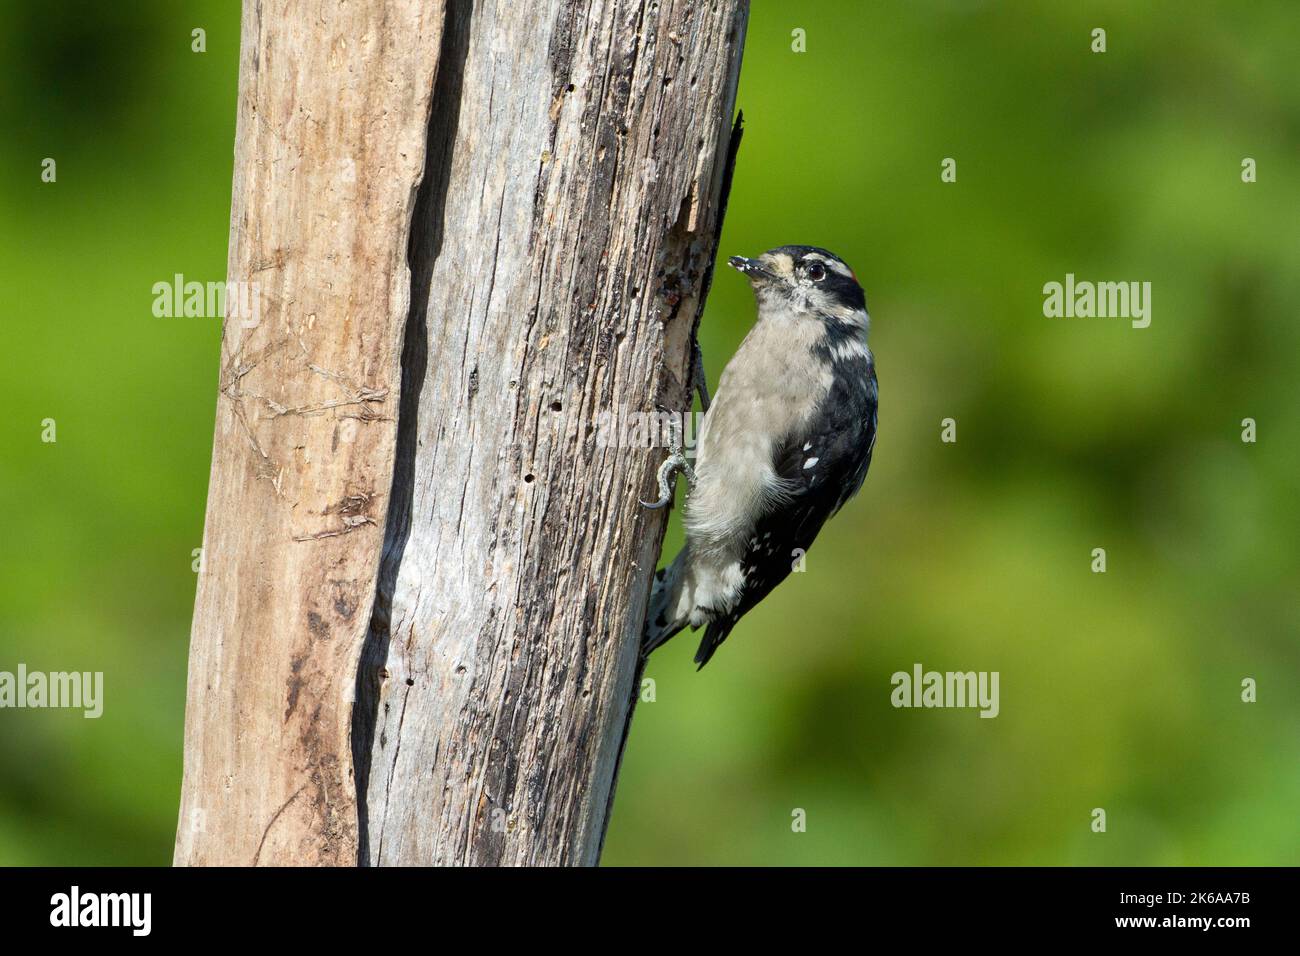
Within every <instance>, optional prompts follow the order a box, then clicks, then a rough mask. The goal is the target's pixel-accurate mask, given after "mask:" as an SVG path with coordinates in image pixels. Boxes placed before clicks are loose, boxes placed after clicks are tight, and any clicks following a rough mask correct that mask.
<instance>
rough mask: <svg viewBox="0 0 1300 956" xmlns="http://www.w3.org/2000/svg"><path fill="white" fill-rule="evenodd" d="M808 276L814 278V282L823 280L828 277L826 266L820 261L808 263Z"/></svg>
mask: <svg viewBox="0 0 1300 956" xmlns="http://www.w3.org/2000/svg"><path fill="white" fill-rule="evenodd" d="M808 278H809V279H812V280H813V282H821V281H822V279H825V278H826V267H825V266H823V265H822V264H821V263H820V262H810V263H808Z"/></svg>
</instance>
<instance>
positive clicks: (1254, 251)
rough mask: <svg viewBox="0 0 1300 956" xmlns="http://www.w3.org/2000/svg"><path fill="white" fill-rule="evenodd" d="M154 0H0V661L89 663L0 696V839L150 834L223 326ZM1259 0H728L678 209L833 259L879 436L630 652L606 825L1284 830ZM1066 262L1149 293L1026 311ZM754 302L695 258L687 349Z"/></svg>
mask: <svg viewBox="0 0 1300 956" xmlns="http://www.w3.org/2000/svg"><path fill="white" fill-rule="evenodd" d="M178 7H179V5H177V4H171V3H164V2H148V3H133V4H130V5H109V4H104V5H90V4H85V5H83V4H68V5H64V4H58V3H52V4H28V5H26V6H15V5H12V4H9V5H5V6H4V7H3V8H0V63H2V64H4V66H3V67H2V68H0V69H3V70H4V71H5V74H4V76H3V82H0V122H3V129H4V131H5V132H4V135H3V137H0V197H2V204H0V291H3V293H4V295H3V300H2V303H0V315H2V316H3V332H4V335H3V343H4V347H3V348H2V349H0V409H3V411H2V412H0V449H2V450H3V457H2V458H0V501H2V502H3V519H2V520H0V542H2V543H0V562H2V564H0V670H14V669H15V668H16V666H17V664H18V662H20V661H21V662H24V663H26V664H27V666H28V668H29V669H32V670H65V669H76V670H91V671H94V670H102V671H104V672H105V694H106V697H107V701H106V710H105V715H104V716H103V717H102V718H101V719H99V720H97V721H96V720H85V719H83V718H82V717H81V715H80V713H79V712H71V711H13V710H5V711H0V864H73V863H87V864H106V863H141V864H144V863H153V864H159V863H167V862H169V860H170V857H171V847H172V839H173V833H174V827H175V821H176V806H177V800H178V793H179V784H180V768H181V727H182V719H183V705H184V692H185V671H186V654H187V642H188V634H189V617H190V611H191V606H192V601H193V594H194V583H195V582H194V574H193V573H192V571H191V567H190V565H191V560H192V559H191V551H192V549H194V548H196V547H198V546H199V543H200V540H201V535H202V519H203V509H204V499H205V493H206V484H207V477H208V460H209V453H210V450H211V442H212V423H213V420H214V401H215V395H216V378H217V360H218V348H219V335H220V332H219V328H218V323H217V321H215V320H207V319H157V318H154V317H153V315H152V314H151V311H150V307H151V303H152V293H151V286H152V285H153V283H154V282H157V281H160V280H162V281H165V280H167V279H169V278H170V277H171V276H172V275H173V274H174V273H178V272H179V273H183V274H184V275H185V276H186V277H187V278H191V279H199V280H201V281H207V280H219V279H223V278H224V273H225V259H226V236H227V226H228V218H229V209H230V180H231V157H232V143H233V133H234V116H235V92H236V71H237V58H238V49H237V48H238V10H237V5H236V4H234V3H229V2H207V3H192V4H187V5H186V7H187V8H188V9H186V10H181V9H177V8H178ZM196 26H202V27H204V28H205V29H206V30H207V43H208V52H206V53H204V54H195V53H192V52H191V51H190V31H191V29H193V28H194V27H196ZM1098 26H1100V27H1105V28H1106V29H1107V31H1108V38H1107V39H1108V47H1109V49H1108V51H1107V52H1106V53H1104V54H1094V53H1092V52H1091V51H1090V44H1091V37H1090V31H1091V30H1092V28H1094V27H1098ZM1295 26H1296V16H1295V6H1294V4H1293V3H1291V2H1288V0H1278V2H1264V3H1252V4H1240V3H1226V2H1225V3H1214V4H1210V3H1205V4H1194V5H1193V4H1184V3H1174V2H1161V3H1153V4H1130V3H1120V2H1114V3H1080V4H1057V3H1050V4H1049V3H1045V2H1044V3H1034V4H1030V3H1014V2H1008V3H992V2H989V3H976V2H957V0H946V2H939V0H931V2H912V3H906V4H905V3H902V2H889V3H861V2H813V3H800V4H798V5H795V4H780V3H776V2H771V0H759V2H757V3H755V4H754V9H753V11H752V15H751V20H750V31H749V39H748V43H747V46H746V50H745V62H744V70H743V73H742V81H741V88H740V106H741V107H742V108H743V109H744V111H745V116H746V121H747V131H746V135H745V140H744V145H743V147H742V150H741V154H740V164H739V169H738V170H737V174H736V180H735V186H734V189H733V192H732V197H731V208H730V211H729V214H728V218H727V223H726V230H725V234H724V241H723V246H722V250H721V252H722V253H723V255H724V256H725V255H727V254H733V253H743V254H748V255H752V254H756V253H757V252H759V251H761V250H763V249H765V248H769V247H772V246H777V245H781V244H785V243H810V244H816V245H822V246H826V247H828V248H830V249H833V250H834V251H836V252H838V253H839V254H840V255H842V256H843V257H844V258H845V259H846V260H847V261H848V262H849V263H850V264H851V265H853V267H854V268H855V269H856V271H857V273H858V275H859V277H860V278H861V280H862V282H863V284H864V286H865V287H866V289H867V296H868V302H869V305H870V309H871V314H872V318H873V330H872V346H873V349H874V350H875V352H876V356H877V363H878V368H879V373H880V381H881V409H880V434H879V440H878V443H877V446H876V455H875V462H874V464H873V466H872V470H871V474H870V475H869V477H868V479H867V483H866V486H865V489H864V491H863V493H862V494H861V495H860V496H859V497H858V498H857V499H856V500H855V501H854V502H853V503H851V504H850V505H849V506H848V507H847V508H846V509H845V511H844V512H842V513H841V515H840V516H839V517H838V518H837V519H836V520H835V521H834V522H832V523H831V524H830V525H829V526H828V528H827V530H826V531H825V532H824V533H823V535H822V537H821V538H820V540H819V541H818V543H817V545H816V547H815V548H814V549H813V550H812V552H811V553H810V554H809V556H808V563H807V573H805V574H801V575H795V576H793V577H792V578H791V580H790V581H788V582H787V583H786V584H785V585H783V586H782V587H781V588H780V589H779V590H778V591H777V592H776V593H775V594H774V595H773V596H772V597H770V598H769V599H768V600H767V601H766V602H764V603H763V604H762V606H761V607H759V608H758V609H757V610H755V611H754V612H753V613H751V614H750V615H749V616H748V617H747V618H746V619H745V620H744V621H743V623H742V624H741V626H740V627H739V628H738V629H737V630H736V632H735V633H734V634H733V635H732V637H731V639H730V640H729V641H728V643H727V644H726V645H724V646H723V648H722V649H721V650H720V651H719V653H718V655H717V657H716V658H715V660H714V662H713V663H712V664H711V665H710V666H709V667H708V668H707V669H706V670H705V671H703V672H702V673H698V674H697V673H696V672H695V670H694V668H693V667H692V666H691V664H690V657H691V655H692V653H693V651H694V647H695V638H694V637H693V636H691V635H686V636H683V637H682V638H680V639H679V640H677V641H674V642H673V643H672V644H670V645H669V646H668V647H667V648H666V649H665V650H663V651H661V652H659V653H658V654H656V655H655V656H654V658H653V660H652V661H651V665H650V668H649V672H648V674H649V676H651V677H653V678H654V679H655V681H656V700H655V702H654V703H647V704H642V705H641V706H640V707H639V708H638V711H637V717H636V722H635V724H634V729H633V735H632V739H631V744H630V747H629V750H628V754H627V759H626V763H625V766H624V770H623V774H622V778H621V781H620V786H619V793H618V801H617V804H616V807H615V813H614V818H613V824H612V827H611V830H610V833H609V839H608V843H607V846H606V853H605V862H606V863H607V864H637V863H654V864H659V863H686V864H724V863H725V864H785V863H800V864H850V863H876V864H1121V865H1128V864H1156V865H1159V864H1248V863H1259V864H1284V863H1286V864H1296V863H1300V821H1298V814H1297V809H1298V808H1300V700H1297V696H1296V693H1295V691H1296V687H1297V686H1298V681H1297V677H1298V676H1300V674H1298V672H1300V653H1298V652H1297V641H1296V635H1297V633H1298V630H1300V613H1298V607H1297V596H1298V595H1300V548H1298V547H1297V541H1298V540H1300V496H1298V495H1297V475H1300V451H1298V449H1300V420H1298V419H1297V409H1298V408H1300V384H1298V383H1297V375H1296V371H1297V362H1296V359H1297V354H1298V352H1300V324H1298V323H1297V321H1296V319H1297V312H1298V308H1300V270H1297V268H1296V263H1297V261H1300V228H1298V224H1300V217H1298V216H1297V210H1300V185H1298V182H1297V176H1296V173H1297V163H1296V160H1297V155H1298V151H1300V82H1297V78H1296V72H1297V71H1296V61H1295V43H1294V37H1295V32H1294V31H1295ZM795 28H801V29H803V30H805V31H806V35H807V52H804V53H796V52H793V51H792V49H791V31H792V30H793V29H795ZM47 156H49V157H54V158H55V159H56V160H57V162H58V181H57V183H55V184H43V183H41V182H40V176H39V174H40V162H41V160H42V159H43V158H44V157H47ZM1247 156H1249V157H1253V158H1254V159H1255V160H1256V161H1257V163H1258V179H1259V181H1258V182H1257V183H1254V184H1245V183H1243V182H1242V181H1241V175H1240V173H1241V161H1242V159H1243V157H1247ZM944 157H953V158H955V159H956V160H957V182H956V183H952V184H944V183H941V182H940V178H939V172H940V161H941V160H942V159H943V158H944ZM1067 272H1073V273H1075V275H1076V276H1078V277H1079V278H1080V279H1092V280H1114V281H1120V280H1139V281H1150V282H1151V283H1152V285H1153V320H1152V324H1151V327H1150V328H1148V329H1144V330H1136V329H1132V328H1130V327H1129V324H1128V322H1127V321H1126V320H1123V319H1075V320H1067V319H1048V318H1045V317H1044V316H1043V314H1042V291H1041V290H1042V286H1043V284H1044V283H1045V282H1049V281H1053V280H1055V281H1061V280H1063V279H1064V276H1065V274H1066V273H1067ZM752 311H753V310H752V302H751V298H750V294H749V291H748V289H747V288H746V286H745V283H744V282H743V281H742V280H741V279H740V278H739V277H738V276H736V275H735V274H733V273H731V272H729V271H725V270H723V271H720V272H719V274H718V277H717V282H716V285H715V289H714V293H713V295H712V297H711V299H710V304H709V309H708V312H707V314H706V317H705V321H704V327H703V333H702V340H703V344H704V348H705V353H706V356H707V362H708V368H709V374H710V380H711V381H714V382H716V380H717V376H718V374H719V373H720V371H721V369H722V366H723V364H724V363H725V361H726V359H727V357H728V356H729V355H730V354H731V353H732V351H734V349H735V347H736V345H737V344H738V343H739V341H740V339H741V338H742V336H743V335H744V332H745V330H746V328H747V326H748V323H749V322H750V320H751V318H752ZM47 417H50V418H54V419H56V421H57V428H58V441H57V443H55V444H43V443H42V442H41V441H40V432H41V424H40V423H41V421H42V419H45V418H47ZM946 417H951V418H954V419H955V420H956V421H957V423H958V424H957V430H958V432H957V434H958V440H957V442H956V443H955V444H944V443H942V442H941V441H940V440H939V432H940V421H941V419H943V418H946ZM1246 417H1252V418H1254V419H1256V420H1257V422H1258V435H1259V440H1258V442H1257V443H1255V444H1245V443H1243V442H1242V441H1241V421H1242V419H1243V418H1246ZM679 542H680V534H679V532H678V531H677V529H676V526H675V525H674V529H673V531H672V533H671V535H670V539H669V544H668V547H667V550H669V551H671V550H674V549H675V548H676V546H677V544H678V543H679ZM1096 547H1104V548H1105V549H1106V550H1107V554H1108V571H1107V572H1106V573H1105V574H1094V573H1092V572H1091V571H1090V563H1091V551H1092V549H1093V548H1096ZM915 662H920V663H922V664H923V665H924V666H925V667H926V668H929V669H936V670H986V671H992V670H996V671H999V672H1000V674H1001V714H1000V716H998V717H997V718H996V719H994V720H981V719H979V718H978V717H977V716H976V713H975V712H974V711H972V710H896V709H894V708H892V707H891V706H890V703H889V693H890V690H891V688H890V682H889V678H890V675H891V674H892V673H893V672H895V671H898V670H910V669H911V667H912V665H913V664H914V663H915ZM1244 677H1253V678H1255V679H1256V680H1257V681H1258V684H1259V700H1258V702H1257V703H1253V704H1246V703H1243V702H1242V701H1241V699H1240V695H1241V681H1242V679H1243V678H1244ZM1094 807H1103V808H1105V809H1106V811H1107V814H1108V831H1107V832H1106V833H1105V834H1095V833H1093V832H1091V829H1090V822H1091V812H1092V809H1093V808H1094ZM796 809H802V810H804V811H806V814H807V831H806V832H804V833H795V832H792V828H791V820H792V816H791V815H792V812H793V811H794V810H796Z"/></svg>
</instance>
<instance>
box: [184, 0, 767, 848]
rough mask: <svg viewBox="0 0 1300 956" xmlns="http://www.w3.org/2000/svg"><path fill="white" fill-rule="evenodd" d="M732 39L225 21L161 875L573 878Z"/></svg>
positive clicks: (722, 138) (685, 29)
mask: <svg viewBox="0 0 1300 956" xmlns="http://www.w3.org/2000/svg"><path fill="white" fill-rule="evenodd" d="M746 14H747V7H746V5H745V3H744V2H743V0H725V2H718V3H712V4H700V3H690V2H686V0H677V2H665V0H596V2H591V3H587V2H576V0H516V2H510V3H505V2H501V3H497V4H489V3H486V2H484V0H446V2H445V4H443V3H435V2H430V0H386V2H379V0H375V2H372V3H359V4H358V3H349V4H335V3H331V2H325V0H319V2H314V3H291V2H289V0H262V2H261V3H249V4H246V7H245V12H244V24H243V53H242V58H241V78H240V108H239V110H240V111H239V127H238V134H237V142H236V175H235V188H234V208H233V210H232V230H231V253H230V277H231V278H232V279H244V278H249V277H252V278H256V279H257V280H258V281H260V282H261V284H262V293H263V299H264V308H263V314H262V319H261V323H260V324H259V325H258V326H256V327H255V328H252V329H243V328H241V327H237V326H236V323H228V327H227V330H226V335H225V339H224V341H223V351H222V379H221V388H222V391H221V399H220V401H219V407H218V422H217V437H216V441H215V446H214V452H213V471H212V481H211V488H210V491H209V503H208V517H207V529H206V532H205V557H206V568H205V570H204V572H203V573H202V575H201V577H200V585H199V592H198V596H197V599H196V607H195V621H194V630H193V635H192V648H191V660H190V687H189V701H188V710H187V719H186V766H185V782H184V786H183V794H182V808H181V820H180V827H179V829H178V835H177V849H176V860H177V862H178V863H302V864H317V863H325V864H348V863H354V862H358V861H359V862H362V863H372V864H408V863H453V864H516V863H537V864H581V863H593V862H595V861H596V859H597V856H598V854H599V848H600V842H601V837H602V834H603V831H604V826H605V821H606V814H607V811H608V807H609V804H610V798H611V794H612V786H613V780H614V776H615V771H616V766H617V761H618V756H619V752H620V747H621V743H622V740H623V735H624V731H625V729H626V725H627V721H628V719H629V716H630V701H631V699H632V685H633V683H634V679H635V673H636V658H637V647H638V644H639V639H640V630H641V624H642V618H643V615H644V608H645V601H646V598H647V595H648V591H649V582H650V575H651V574H652V572H653V570H654V567H655V563H656V559H657V557H658V554H659V549H660V544H661V541H662V535H663V529H664V521H665V518H664V514H663V513H662V512H649V511H646V510H644V509H642V508H641V507H640V506H639V505H638V504H637V498H638V497H643V498H644V497H653V488H654V482H653V474H654V471H655V468H656V466H657V465H658V462H659V460H660V459H661V458H662V452H661V451H652V450H647V449H618V448H598V447H597V445H596V421H597V416H598V415H599V413H600V412H601V411H603V410H614V409H616V408H617V407H618V406H620V405H623V406H627V407H628V408H631V409H635V410H652V409H654V408H655V407H656V406H657V405H664V406H667V407H672V408H684V407H687V405H688V396H687V384H686V382H687V379H688V367H689V361H690V347H689V345H690V339H691V333H692V330H693V326H694V324H695V322H696V321H697V318H698V314H699V306H700V304H701V299H702V296H703V294H704V288H705V284H706V279H707V274H708V270H709V268H710V265H711V263H712V261H713V255H714V242H715V239H716V232H717V227H718V225H719V219H720V211H719V208H718V207H719V194H720V186H721V180H722V174H723V167H724V165H725V162H724V161H725V154H726V145H727V133H728V129H729V125H730V119H731V115H732V111H733V108H734V99H735V90H736V82H737V77H738V72H739V67H740V53H741V47H742V43H743V37H744V28H745V20H746ZM426 120H427V125H426ZM421 170H423V177H421ZM417 185H418V187H419V188H418V191H417V189H416V187H417ZM407 265H409V279H408V271H407V269H406V268H405V266H407ZM403 343H404V345H403ZM354 693H355V695H356V704H355V706H351V700H352V698H353V695H354Z"/></svg>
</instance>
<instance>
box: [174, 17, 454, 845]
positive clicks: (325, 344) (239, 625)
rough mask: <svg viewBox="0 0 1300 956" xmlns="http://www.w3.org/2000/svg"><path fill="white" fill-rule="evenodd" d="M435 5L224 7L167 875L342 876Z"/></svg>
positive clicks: (352, 821) (388, 474)
mask: <svg viewBox="0 0 1300 956" xmlns="http://www.w3.org/2000/svg"><path fill="white" fill-rule="evenodd" d="M442 22H443V17H442V11H441V4H440V3H434V2H429V0H402V2H397V0H393V2H386V3H348V4H340V3H334V2H332V0H319V2H312V3H301V2H292V0H259V2H256V3H252V2H250V3H246V4H245V5H244V13H243V24H242V42H241V53H240V77H239V116H238V122H237V127H236V137H235V176H234V187H233V203H232V209H231V229H230V256H229V265H228V277H229V279H230V280H231V281H232V282H235V281H244V282H254V283H257V284H258V287H259V294H258V305H259V307H260V308H259V312H260V315H259V316H258V319H259V321H258V322H257V324H256V325H254V326H252V327H251V328H245V325H246V324H251V321H250V322H248V323H246V322H245V321H243V320H241V319H232V320H228V321H227V322H226V325H225V330H224V334H223V338H222V348H221V372H220V376H221V380H220V394H219V397H218V401H217V423H216V438H215V441H214V444H213V452H212V474H211V479H210V482H209V488H208V510H207V520H206V526H205V530H204V550H203V569H202V571H201V573H200V575H199V585H198V594H197V597H196V599H195V606H194V623H193V630H192V635H191V647H190V676H189V693H188V701H187V706H186V718H185V777H184V783H183V785H182V793H181V810H180V821H179V825H178V828H177V835H176V853H175V860H176V862H177V863H178V864H239V865H247V864H250V863H266V864H275V863H279V864H288V863H300V864H331V863H332V864H351V863H354V862H355V860H356V846H357V822H356V821H357V811H356V785H355V781H354V779H353V776H352V765H351V749H350V748H351V744H350V733H351V716H352V706H351V701H352V698H353V690H354V687H355V674H356V669H357V661H358V659H359V657H360V651H361V647H362V644H363V641H364V639H365V635H366V631H367V628H368V625H369V618H370V609H371V607H372V605H373V603H374V590H375V580H376V575H377V572H378V568H379V557H380V542H381V540H382V533H383V524H384V520H385V514H386V510H387V507H388V502H387V497H388V492H389V488H390V486H391V483H392V464H393V453H394V447H395V437H396V417H397V396H398V389H399V385H400V380H399V359H400V354H401V344H402V335H403V331H404V328H405V325H406V319H407V314H408V302H409V298H410V280H409V278H408V276H407V269H406V248H405V243H404V241H403V237H404V236H405V235H406V233H407V231H408V229H409V223H410V220H411V213H412V210H413V207H414V195H415V189H416V187H417V185H418V183H419V181H420V174H421V170H422V168H423V166H424V153H425V126H426V119H427V116H428V111H429V100H430V94H431V92H432V88H433V76H434V68H435V65H436V62H437V57H438V51H439V47H440V38H441V28H442Z"/></svg>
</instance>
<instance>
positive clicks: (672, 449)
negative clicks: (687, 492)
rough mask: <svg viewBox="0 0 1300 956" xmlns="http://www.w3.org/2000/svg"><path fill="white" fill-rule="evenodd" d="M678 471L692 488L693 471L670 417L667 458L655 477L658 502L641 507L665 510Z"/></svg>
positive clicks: (678, 428) (643, 504) (675, 420)
mask: <svg viewBox="0 0 1300 956" xmlns="http://www.w3.org/2000/svg"><path fill="white" fill-rule="evenodd" d="M679 471H680V472H681V473H682V474H683V475H685V476H686V480H687V482H689V483H690V486H691V487H692V488H694V487H695V469H694V468H692V467H691V463H690V462H689V461H687V459H686V455H685V453H684V452H683V451H682V436H681V431H680V426H679V425H678V423H677V419H676V418H675V417H672V416H670V417H669V419H668V457H667V458H665V459H664V461H663V464H661V465H660V466H659V471H658V473H657V474H656V475H655V478H656V479H657V481H658V483H659V500H658V501H642V502H641V505H642V506H643V507H646V508H650V509H652V510H656V511H657V510H658V509H660V508H666V507H667V506H668V504H669V503H670V502H671V501H672V500H673V485H672V482H673V476H674V475H676V474H677V472H679ZM638 500H640V499H638Z"/></svg>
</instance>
